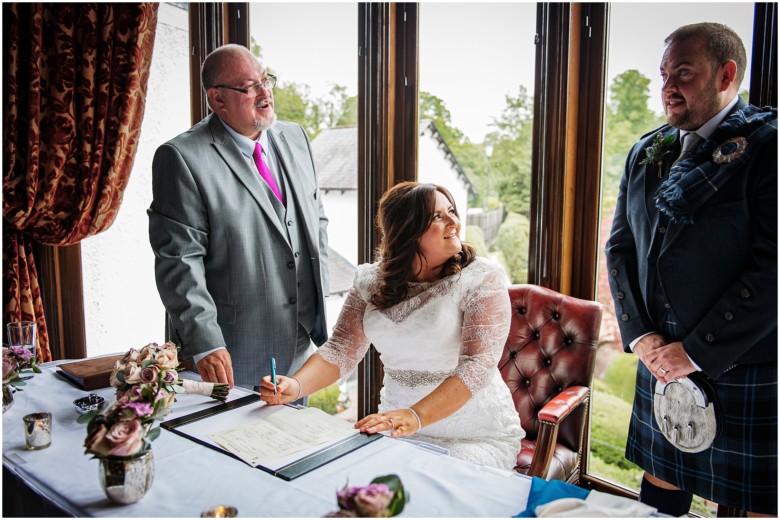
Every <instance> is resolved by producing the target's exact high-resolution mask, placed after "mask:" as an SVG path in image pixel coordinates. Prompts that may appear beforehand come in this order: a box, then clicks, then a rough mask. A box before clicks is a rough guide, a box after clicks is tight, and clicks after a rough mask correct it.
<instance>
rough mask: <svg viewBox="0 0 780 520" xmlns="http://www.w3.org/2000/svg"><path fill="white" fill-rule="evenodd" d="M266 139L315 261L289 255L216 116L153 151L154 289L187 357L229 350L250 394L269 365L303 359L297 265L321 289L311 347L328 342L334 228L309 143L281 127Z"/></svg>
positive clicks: (293, 128) (282, 366) (298, 131)
mask: <svg viewBox="0 0 780 520" xmlns="http://www.w3.org/2000/svg"><path fill="white" fill-rule="evenodd" d="M268 132H269V139H270V140H271V141H272V143H273V146H274V149H275V151H276V153H277V154H278V157H279V162H280V166H281V167H282V168H283V169H284V171H285V172H286V178H287V179H288V183H287V186H288V193H287V198H288V199H290V198H291V197H294V200H295V204H296V206H297V207H298V209H299V211H300V214H301V217H302V220H303V223H302V225H303V227H304V231H303V232H302V235H303V236H302V239H303V240H306V243H307V246H308V250H309V252H310V257H309V258H299V256H302V255H296V252H295V251H293V250H292V248H291V246H290V243H289V242H288V239H287V236H286V230H285V227H284V226H283V224H282V223H281V222H280V220H279V217H278V216H277V215H276V212H275V210H274V208H273V206H272V204H271V202H270V200H269V198H268V195H267V194H266V191H267V190H265V189H264V188H263V186H262V184H261V182H262V180H261V179H260V178H259V176H258V174H257V170H256V169H253V168H252V167H251V166H250V165H249V164H248V163H247V161H246V159H245V158H244V157H243V155H242V154H241V151H240V150H239V149H238V146H237V145H236V143H235V141H234V140H233V138H232V137H231V136H230V134H228V132H227V131H226V130H225V127H224V126H223V125H222V123H221V122H220V120H219V118H218V117H217V116H216V115H213V114H212V115H210V116H208V117H206V118H205V119H203V120H202V121H201V122H200V123H198V124H196V125H195V126H194V127H192V128H191V129H190V130H188V131H187V132H185V133H183V134H181V135H179V136H177V137H175V138H174V139H172V140H170V141H168V142H167V143H165V144H163V145H162V146H160V147H159V148H158V149H157V152H156V153H155V156H154V163H153V165H152V171H153V183H152V189H153V195H154V200H153V201H152V204H151V207H150V208H149V211H148V215H149V239H150V242H151V245H152V249H153V250H154V253H155V274H156V279H157V288H158V290H159V292H160V297H161V298H162V301H163V303H164V305H165V308H166V310H167V311H168V313H169V315H170V317H171V322H172V325H173V327H174V329H175V334H174V336H175V338H177V339H178V340H179V341H180V342H181V344H182V347H183V350H184V355H185V356H192V355H196V354H199V353H203V352H206V351H208V350H211V349H214V348H217V347H223V346H227V347H228V350H229V351H230V354H231V357H232V359H233V371H234V377H235V381H236V383H238V384H248V385H256V384H258V382H259V381H260V378H261V377H262V376H264V375H267V374H270V365H269V359H270V357H271V356H274V357H275V358H276V361H277V364H278V367H279V373H282V374H284V373H286V372H287V371H288V370H289V369H290V367H291V366H292V364H293V361H294V360H295V361H300V360H299V359H298V358H300V357H301V356H303V355H304V354H305V352H304V351H303V350H301V351H300V352H298V351H297V350H296V336H297V330H298V328H297V323H298V306H297V299H296V295H297V292H298V288H297V287H298V286H297V283H298V280H297V276H296V270H295V269H294V267H295V265H296V264H295V262H296V261H309V262H311V269H312V272H313V275H314V276H313V277H314V282H315V285H316V298H317V301H316V307H317V316H316V322H315V325H314V329H313V330H312V331H311V338H312V340H313V341H314V342H315V344H317V345H320V344H322V343H323V342H324V341H325V340H326V339H327V330H326V325H325V304H324V296H325V295H326V294H327V291H328V281H327V273H328V266H327V234H326V228H327V223H328V221H327V218H325V214H324V211H323V207H322V199H321V197H320V195H319V191H318V189H317V181H316V178H315V172H314V162H313V159H312V155H311V149H310V146H309V140H308V138H307V137H306V134H305V132H304V130H303V128H301V126H300V125H297V124H294V123H288V122H284V121H278V122H277V123H276V124H275V125H274V127H273V128H271V129H270V130H268ZM290 218H291V217H290ZM288 225H290V223H289V222H288ZM294 358H295V359H294ZM299 364H300V363H299Z"/></svg>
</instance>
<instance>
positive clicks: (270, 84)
mask: <svg viewBox="0 0 780 520" xmlns="http://www.w3.org/2000/svg"><path fill="white" fill-rule="evenodd" d="M274 85H276V76H273V75H271V74H268V75H267V76H266V77H265V79H264V80H263V81H261V82H260V83H255V84H254V85H249V86H248V87H246V88H241V87H229V86H227V85H214V88H226V89H229V90H235V91H236V92H241V93H242V94H245V95H247V96H250V97H257V96H259V95H260V89H263V88H264V89H266V90H271V89H272V88H274Z"/></svg>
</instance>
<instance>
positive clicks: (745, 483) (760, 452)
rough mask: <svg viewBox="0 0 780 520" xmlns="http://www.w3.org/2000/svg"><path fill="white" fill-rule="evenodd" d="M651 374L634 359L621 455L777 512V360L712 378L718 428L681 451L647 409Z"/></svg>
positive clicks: (709, 495)
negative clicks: (698, 445)
mask: <svg viewBox="0 0 780 520" xmlns="http://www.w3.org/2000/svg"><path fill="white" fill-rule="evenodd" d="M655 383H656V379H655V377H653V375H652V374H651V373H650V371H649V370H647V368H646V367H645V366H644V364H643V363H642V362H641V361H640V362H639V363H638V367H637V378H636V394H635V396H634V409H633V412H632V414H631V424H630V427H629V432H628V441H627V443H626V458H627V459H628V460H630V461H631V462H633V463H635V464H637V465H638V466H639V467H641V468H642V469H644V470H645V471H646V472H648V473H650V474H651V475H653V476H655V477H657V478H659V479H661V480H663V481H665V482H668V483H670V484H673V485H675V486H677V487H678V488H680V489H684V490H686V491H690V492H691V493H693V494H695V495H698V496H700V497H702V498H705V499H707V500H711V501H713V502H716V503H717V504H720V505H724V506H730V507H736V508H739V509H742V510H743V511H750V512H754V513H765V514H771V515H775V516H776V515H777V365H776V364H775V363H766V364H746V365H737V366H736V367H734V368H732V369H731V370H729V371H727V372H726V373H724V374H723V375H722V376H721V377H720V378H719V379H718V380H717V381H715V382H714V385H713V386H714V388H715V393H716V395H717V399H718V403H719V405H720V408H721V411H722V418H723V430H722V433H721V435H720V436H719V437H718V438H717V439H716V440H715V442H714V443H713V445H712V446H710V447H709V448H708V449H706V450H704V451H702V452H700V453H685V452H683V451H680V450H678V449H677V448H675V447H674V446H672V444H670V443H669V442H668V441H667V440H666V438H665V437H664V436H663V434H662V433H661V431H660V430H659V428H658V424H657V423H656V422H655V417H654V415H653V394H654V391H655Z"/></svg>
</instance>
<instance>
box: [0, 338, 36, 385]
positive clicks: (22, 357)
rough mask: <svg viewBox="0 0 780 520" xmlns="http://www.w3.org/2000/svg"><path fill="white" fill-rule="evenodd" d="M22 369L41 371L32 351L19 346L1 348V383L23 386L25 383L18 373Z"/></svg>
mask: <svg viewBox="0 0 780 520" xmlns="http://www.w3.org/2000/svg"><path fill="white" fill-rule="evenodd" d="M23 370H32V371H33V372H35V373H36V374H40V373H41V369H40V368H38V366H37V365H36V364H35V356H34V355H33V353H32V352H30V351H29V350H27V349H26V348H24V347H21V346H15V347H8V348H3V384H4V385H11V386H13V387H15V388H18V387H20V386H24V385H25V384H26V383H25V382H24V379H22V377H21V375H20V373H21V372H22V371H23Z"/></svg>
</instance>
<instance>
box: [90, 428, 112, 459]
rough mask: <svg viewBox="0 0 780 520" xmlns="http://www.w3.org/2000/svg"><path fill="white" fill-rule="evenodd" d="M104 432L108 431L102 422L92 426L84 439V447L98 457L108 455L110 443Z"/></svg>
mask: <svg viewBox="0 0 780 520" xmlns="http://www.w3.org/2000/svg"><path fill="white" fill-rule="evenodd" d="M106 433H108V430H107V429H106V427H105V425H103V424H101V425H100V426H97V427H95V428H93V429H92V431H91V432H89V434H88V435H87V439H86V440H85V441H84V447H85V448H86V449H87V451H88V452H90V453H94V454H95V455H97V456H98V457H108V455H109V452H110V450H111V445H110V444H109V443H108V441H107V440H106Z"/></svg>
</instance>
